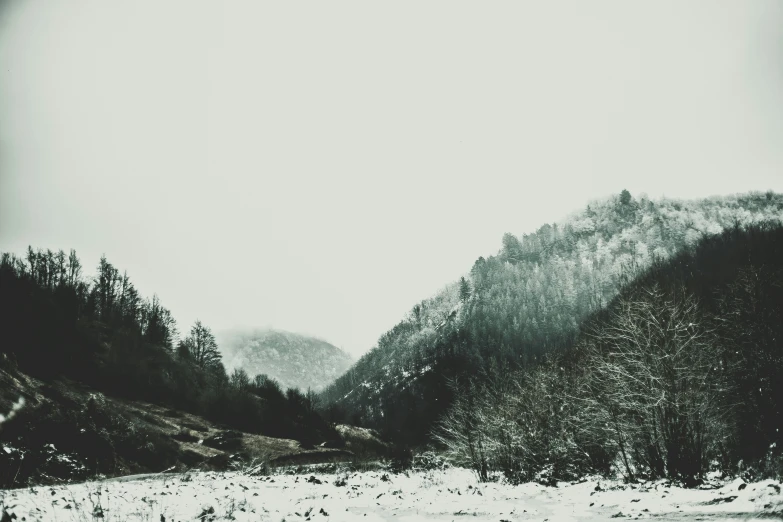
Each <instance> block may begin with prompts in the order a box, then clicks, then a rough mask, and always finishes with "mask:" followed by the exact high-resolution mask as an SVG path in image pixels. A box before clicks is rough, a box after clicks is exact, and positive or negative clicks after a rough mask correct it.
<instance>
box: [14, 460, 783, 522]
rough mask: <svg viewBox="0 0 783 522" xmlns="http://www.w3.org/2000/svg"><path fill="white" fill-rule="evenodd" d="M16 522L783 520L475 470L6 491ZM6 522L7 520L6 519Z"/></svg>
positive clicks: (734, 493)
mask: <svg viewBox="0 0 783 522" xmlns="http://www.w3.org/2000/svg"><path fill="white" fill-rule="evenodd" d="M0 495H2V502H3V506H4V507H5V509H6V510H7V512H8V515H11V514H13V515H15V516H16V518H15V520H16V521H33V520H46V521H83V520H89V521H92V520H102V521H125V520H141V521H153V522H174V521H192V520H204V521H210V520H214V521H218V520H220V521H222V520H237V521H259V520H272V521H274V522H280V521H282V520H286V521H289V522H290V521H294V520H312V521H321V520H323V521H327V520H332V521H338V520H345V521H355V520H361V521H363V522H370V521H379V520H384V521H385V520H394V521H396V522H403V521H412V520H438V521H441V520H456V521H459V520H477V521H479V520H481V521H484V520H491V521H494V522H502V521H517V520H537V521H544V520H547V521H552V522H556V521H563V522H566V521H570V520H608V519H612V518H632V519H642V518H657V519H659V520H762V519H764V520H769V519H770V518H772V519H776V518H783V495H781V493H780V483H779V482H777V481H771V480H767V481H764V482H758V483H750V484H747V485H744V486H743V482H742V481H741V480H739V479H738V480H735V481H733V482H726V483H723V484H722V485H720V487H717V488H715V489H701V490H699V489H697V490H686V489H681V488H677V487H670V486H668V485H667V483H666V482H665V481H659V482H655V483H646V484H635V485H632V486H630V485H623V484H620V483H616V482H607V481H603V480H598V479H594V480H588V481H586V482H582V483H579V484H568V483H561V484H560V485H559V487H556V488H554V487H545V486H541V485H538V484H525V485H521V486H511V485H508V484H501V483H489V484H479V483H478V482H477V480H476V478H475V476H474V475H473V474H472V473H471V472H469V471H466V470H462V469H450V470H446V471H427V472H424V471H420V472H411V473H408V474H407V475H405V474H402V475H394V474H390V475H385V474H384V473H382V472H363V473H349V474H315V475H298V476H297V475H273V476H270V477H252V476H248V475H243V474H240V473H192V474H186V475H163V476H161V475H159V476H154V477H149V476H148V477H126V478H121V479H114V480H106V481H103V482H89V483H85V484H76V485H70V486H54V487H49V486H46V487H37V488H31V489H17V490H11V491H3V492H0ZM2 520H8V519H7V518H5V517H3V518H2Z"/></svg>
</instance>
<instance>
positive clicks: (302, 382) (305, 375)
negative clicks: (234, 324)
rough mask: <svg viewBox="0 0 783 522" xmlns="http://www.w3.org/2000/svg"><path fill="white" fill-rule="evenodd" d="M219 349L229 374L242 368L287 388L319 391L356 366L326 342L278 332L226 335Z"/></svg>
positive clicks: (222, 335)
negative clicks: (271, 379) (352, 366)
mask: <svg viewBox="0 0 783 522" xmlns="http://www.w3.org/2000/svg"><path fill="white" fill-rule="evenodd" d="M218 345H219V346H220V350H221V352H222V353H223V362H224V364H225V366H226V369H227V370H228V371H229V372H232V371H234V370H235V369H240V368H241V369H243V370H245V371H246V372H247V373H248V375H249V376H250V377H251V378H253V377H255V376H256V375H259V374H265V375H267V376H268V377H271V378H273V379H275V380H277V381H278V382H279V383H280V384H281V385H282V386H283V387H284V388H300V389H302V390H306V389H307V388H310V389H312V390H314V391H319V390H321V389H323V388H324V387H326V386H327V385H328V384H330V383H331V382H332V381H334V380H335V379H336V378H337V377H339V376H340V375H342V374H343V373H345V371H346V370H347V369H348V368H350V366H351V364H352V363H353V360H352V359H351V357H350V356H349V355H348V354H347V353H345V352H344V351H342V350H341V349H340V348H338V347H336V346H334V345H333V344H330V343H328V342H327V341H325V340H323V339H319V338H316V337H312V336H308V335H303V334H298V333H294V332H289V331H286V330H280V329H277V328H247V329H235V330H230V331H226V332H222V333H220V334H219V336H218Z"/></svg>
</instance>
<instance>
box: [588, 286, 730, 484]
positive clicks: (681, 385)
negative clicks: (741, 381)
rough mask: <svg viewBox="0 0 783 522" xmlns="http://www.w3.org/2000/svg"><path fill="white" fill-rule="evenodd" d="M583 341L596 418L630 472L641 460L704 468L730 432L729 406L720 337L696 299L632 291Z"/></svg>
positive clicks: (643, 464) (696, 472) (690, 474)
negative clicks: (586, 352)
mask: <svg viewBox="0 0 783 522" xmlns="http://www.w3.org/2000/svg"><path fill="white" fill-rule="evenodd" d="M584 348H585V349H586V350H587V351H588V352H589V357H588V361H589V362H588V364H589V366H590V368H589V369H590V376H591V379H590V381H589V384H588V393H587V394H586V399H585V400H586V401H587V403H588V406H590V408H591V411H592V412H593V413H594V418H593V426H596V427H601V430H602V431H604V432H605V434H608V435H609V436H610V437H611V438H613V442H614V444H615V446H616V447H617V449H618V451H619V455H620V459H621V461H622V466H623V468H624V469H625V473H626V474H627V476H628V478H633V476H634V474H635V473H634V472H635V470H636V468H641V469H643V470H646V472H647V473H648V474H649V475H651V476H653V477H661V476H668V477H671V478H684V479H693V478H695V477H697V476H700V475H702V474H703V472H704V471H705V470H706V466H707V463H708V458H709V457H710V454H711V452H714V449H715V447H716V446H717V444H718V443H720V442H722V441H723V440H724V439H726V438H727V437H728V436H729V422H728V415H729V413H730V408H729V407H728V406H727V400H726V399H727V396H728V392H729V381H728V378H727V371H726V370H727V369H726V368H725V363H724V360H723V358H722V357H721V349H720V347H719V345H718V338H717V336H716V335H714V333H713V331H712V329H711V328H710V326H709V323H708V320H707V319H706V318H705V317H704V316H703V314H702V313H701V312H700V310H699V307H698V303H697V302H696V300H695V299H694V298H693V297H692V296H690V295H688V294H686V293H685V292H684V291H682V290H680V291H675V292H669V293H666V292H664V291H663V290H661V289H660V288H659V287H657V286H656V287H653V288H651V289H648V290H644V291H641V292H639V293H638V294H637V295H635V296H634V297H632V298H627V297H626V298H624V299H622V300H621V301H620V302H619V304H618V305H617V306H616V307H613V308H612V312H611V316H610V318H609V319H608V320H607V321H605V322H604V323H603V324H601V325H599V326H598V327H596V328H594V329H593V331H592V333H591V335H590V338H589V340H588V341H587V343H586V345H585V347H584ZM607 426H608V427H609V430H608V432H606V428H605V427H607Z"/></svg>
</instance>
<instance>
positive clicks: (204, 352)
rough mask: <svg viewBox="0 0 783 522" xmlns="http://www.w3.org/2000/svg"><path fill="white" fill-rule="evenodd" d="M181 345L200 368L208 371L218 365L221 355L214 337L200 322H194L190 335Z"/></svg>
mask: <svg viewBox="0 0 783 522" xmlns="http://www.w3.org/2000/svg"><path fill="white" fill-rule="evenodd" d="M182 345H183V347H184V349H185V350H186V351H187V354H188V356H189V357H190V358H191V359H193V361H194V362H195V363H196V364H197V365H198V366H199V367H200V368H202V369H209V368H214V367H216V366H218V365H219V364H220V360H221V355H220V352H219V351H218V347H217V342H216V341H215V336H214V335H213V334H212V331H211V330H210V329H209V328H208V327H206V326H204V325H203V324H201V321H198V320H197V321H196V324H194V325H193V327H192V328H191V329H190V335H188V336H187V337H186V338H185V339H184V340H183V341H182Z"/></svg>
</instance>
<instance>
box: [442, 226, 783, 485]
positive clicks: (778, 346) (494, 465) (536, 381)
mask: <svg viewBox="0 0 783 522" xmlns="http://www.w3.org/2000/svg"><path fill="white" fill-rule="evenodd" d="M454 388H455V391H456V395H457V397H456V400H455V401H454V405H453V407H452V408H451V409H450V410H449V411H448V413H447V414H446V415H445V416H444V417H443V418H442V419H441V420H440V422H439V423H438V426H437V427H436V429H435V437H436V438H437V439H438V440H439V441H440V442H442V443H443V444H444V445H445V447H446V448H448V451H449V453H450V454H451V455H452V457H453V458H455V459H456V460H457V461H459V462H461V463H463V464H466V465H468V466H471V467H473V468H474V469H475V470H476V471H477V473H478V474H479V475H480V476H481V477H482V478H484V479H486V478H487V477H488V474H489V472H490V471H492V470H500V471H503V472H504V473H505V475H506V477H507V478H509V479H510V480H512V481H514V482H521V481H528V480H545V481H554V480H562V479H573V478H575V477H578V476H581V475H583V474H585V473H590V472H602V473H606V472H608V471H609V470H610V468H614V469H615V470H617V471H618V472H619V473H620V474H621V475H623V476H625V478H626V479H628V480H633V479H636V478H646V479H656V478H661V477H666V478H671V479H679V480H682V481H683V482H684V483H686V484H691V485H693V484H697V483H698V480H699V479H701V478H702V477H704V474H705V472H707V471H710V470H722V471H728V472H732V473H737V472H739V473H741V474H743V475H744V476H745V478H750V479H753V478H759V477H761V476H771V477H779V476H780V475H781V474H783V453H781V443H782V442H783V439H782V438H781V429H783V226H781V225H780V224H761V225H749V226H746V227H739V226H738V227H736V228H732V229H730V230H727V231H725V232H723V233H722V234H719V235H714V236H711V237H709V238H705V239H702V240H700V241H699V243H698V244H697V245H696V246H695V247H694V248H691V249H687V250H685V251H683V252H681V253H680V254H678V255H676V256H674V257H673V258H671V259H670V260H668V261H656V262H654V263H653V265H652V266H651V267H650V268H649V269H648V270H646V271H644V272H643V273H642V274H641V275H639V276H638V277H637V278H636V279H634V280H633V281H631V282H630V283H628V284H626V285H625V286H624V287H623V289H622V290H621V292H620V294H619V295H618V296H617V297H615V298H614V299H613V300H612V302H611V303H610V304H609V306H608V307H607V308H605V309H603V310H601V311H599V312H597V313H595V314H592V315H591V316H590V317H589V318H588V319H587V320H586V321H585V322H584V324H583V325H582V327H581V333H580V335H579V336H578V338H577V339H576V341H575V342H574V343H573V344H572V345H571V346H569V347H567V348H566V349H564V350H562V351H559V352H554V353H552V354H551V355H550V356H548V357H546V358H545V360H544V361H542V363H541V364H539V365H536V366H535V367H528V368H526V369H522V370H518V371H515V372H509V373H506V374H500V375H495V378H493V379H487V380H483V381H478V380H469V379H466V380H464V381H463V382H461V383H455V385H454Z"/></svg>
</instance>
